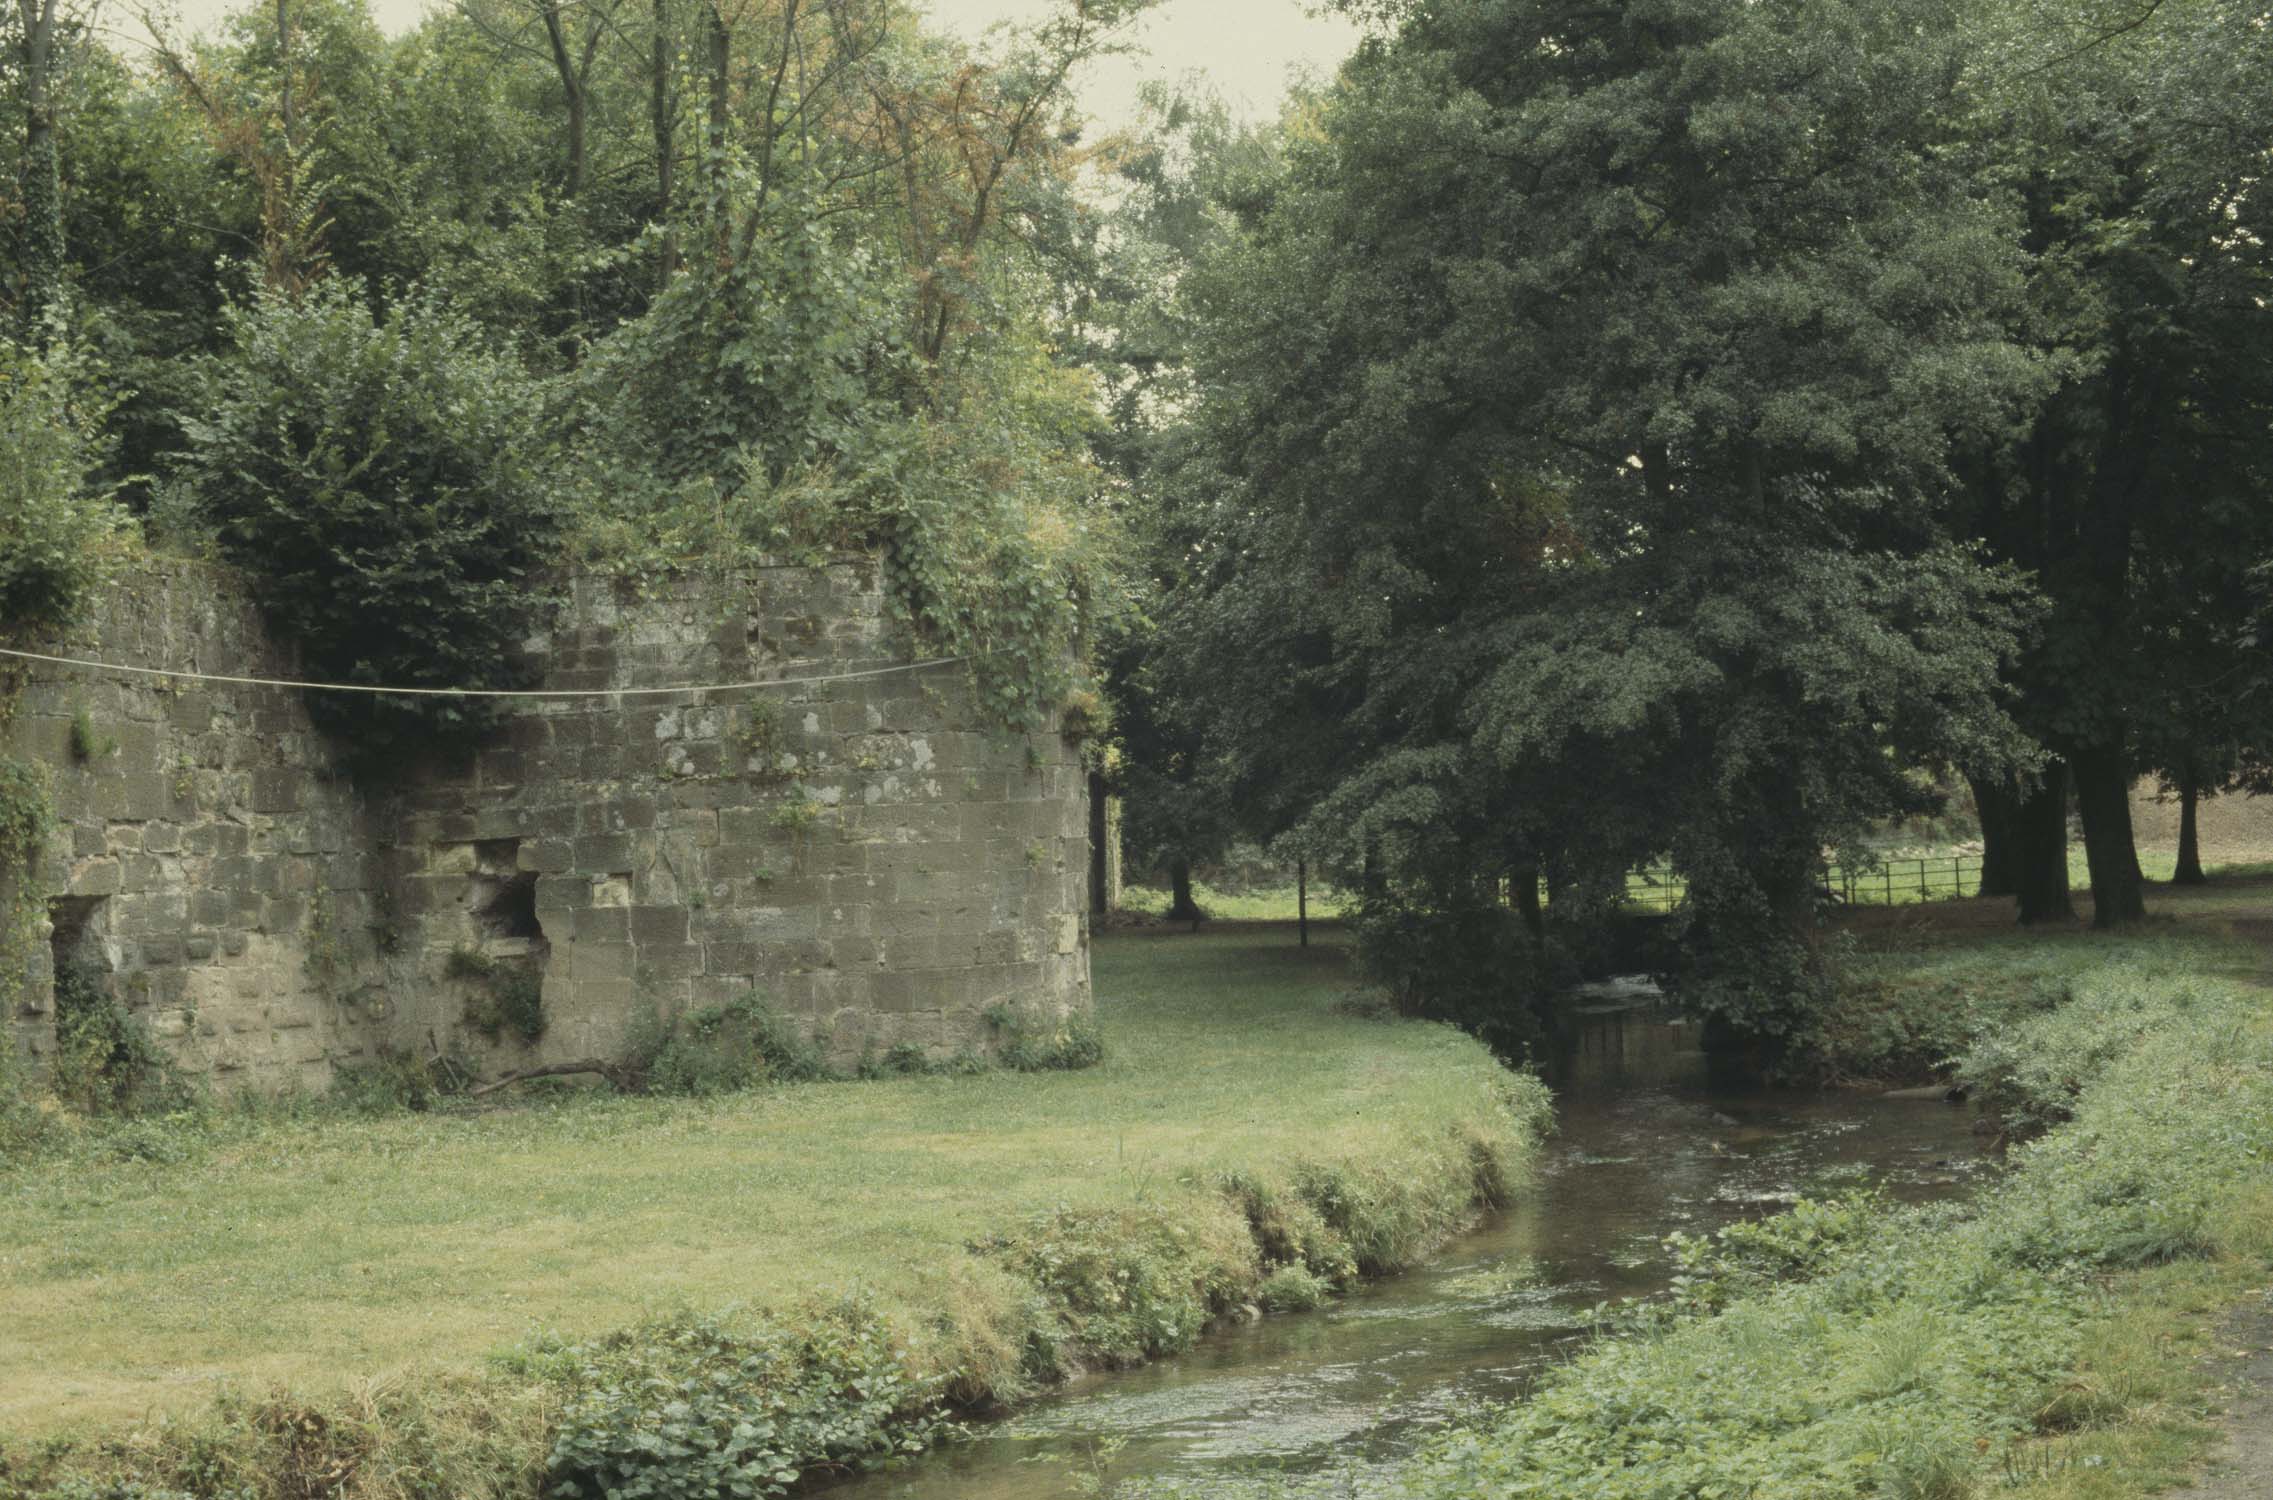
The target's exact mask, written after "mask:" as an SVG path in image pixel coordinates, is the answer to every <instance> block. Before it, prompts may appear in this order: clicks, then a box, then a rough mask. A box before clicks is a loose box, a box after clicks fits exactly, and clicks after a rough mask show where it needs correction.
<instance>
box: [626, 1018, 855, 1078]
mask: <svg viewBox="0 0 2273 1500" xmlns="http://www.w3.org/2000/svg"><path fill="white" fill-rule="evenodd" d="M623 1073H624V1076H625V1077H626V1078H627V1079H628V1080H629V1081H631V1082H632V1083H633V1084H634V1085H635V1086H637V1087H640V1088H643V1089H645V1090H646V1091H647V1092H649V1093H655V1094H683V1095H691V1096H696V1097H701V1096H705V1095H710V1094H726V1093H732V1092H734V1091H735V1090H737V1089H746V1088H754V1087H756V1086H757V1085H758V1084H761V1083H765V1082H767V1081H769V1080H780V1081H784V1082H793V1083H794V1082H803V1081H808V1080H813V1079H821V1078H827V1077H829V1076H830V1074H829V1068H828V1063H827V1061H826V1060H825V1059H824V1058H823V1057H822V1055H821V1049H820V1048H819V1047H818V1046H817V1045H815V1043H814V1041H813V1039H812V1038H811V1037H809V1036H807V1035H806V1034H805V1033H804V1031H803V1030H801V1029H800V1028H799V1027H798V1025H797V1023H796V1022H794V1021H792V1020H790V1019H789V1018H788V1017H786V1016H784V1015H782V1014H781V1012H779V1011H777V1010H775V1009H774V1008H773V1007H771V1006H769V1005H767V1004H766V1003H765V1002H764V1001H763V1000H760V999H758V998H757V997H756V996H754V995H745V996H743V997H741V998H739V999H735V1000H729V1001H727V1002H725V1003H724V1004H722V1005H707V1006H704V1007H702V1008H701V1009H699V1010H692V1011H688V1012H687V1013H686V1014H685V1015H681V1016H673V1017H670V1018H665V1017H663V1016H661V1015H659V1014H658V1013H656V1012H655V1011H654V1010H652V1009H651V1010H648V1011H646V1012H645V1013H643V1014H642V1015H640V1016H639V1017H637V1018H636V1019H635V1021H634V1024H633V1027H632V1034H631V1040H630V1044H629V1045H628V1046H627V1047H626V1049H625V1056H624V1059H623Z"/></svg>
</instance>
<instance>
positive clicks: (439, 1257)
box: [0, 934, 1545, 1500]
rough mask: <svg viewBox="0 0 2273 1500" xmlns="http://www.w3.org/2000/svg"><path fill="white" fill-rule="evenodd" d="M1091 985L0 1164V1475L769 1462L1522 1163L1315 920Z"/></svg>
mask: <svg viewBox="0 0 2273 1500" xmlns="http://www.w3.org/2000/svg"><path fill="white" fill-rule="evenodd" d="M1097 978H1098V988H1099V993H1100V996H1101V1000H1100V1019H1101V1022H1102V1025H1103V1027H1104V1030H1105V1035H1106V1042H1107V1055H1106V1060H1105V1061H1104V1063H1103V1064H1102V1065H1100V1066H1098V1067H1096V1068H1093V1069H1089V1070H1086V1071H1084V1072H1079V1073H1056V1074H1044V1075H1000V1074H994V1075H980V1076H973V1077H941V1078H911V1079H904V1080H896V1081H891V1082H881V1083H869V1084H841V1085H814V1086H797V1087H788V1088H782V1089H777V1090H771V1091H764V1092H759V1093H753V1094H746V1095H739V1096H733V1097H730V1098H726V1099H720V1100H710V1101H668V1100H621V1099H602V1098H579V1099H574V1100H567V1101H561V1102H556V1103H552V1104H548V1105H544V1106H540V1107H535V1108H529V1109H520V1110H513V1111H508V1112H502V1113H497V1114H491V1115H480V1116H474V1117H470V1118H467V1117H458V1118H437V1117H421V1116H395V1117H385V1118H378V1119H371V1120H341V1119H338V1118H331V1119H323V1120H294V1119H282V1120H277V1119H269V1120H253V1121H234V1122H232V1121H227V1120H224V1121H222V1122H221V1123H219V1124H217V1125H212V1126H203V1125H200V1126H197V1127H195V1128H192V1127H189V1126H187V1125H185V1126H184V1132H183V1137H182V1140H181V1141H180V1143H179V1144H180V1150H179V1151H178V1152H175V1153H171V1155H172V1159H158V1160H152V1159H147V1156H148V1155H149V1153H144V1158H145V1159H134V1160H119V1159H116V1158H115V1156H114V1155H113V1154H111V1153H110V1150H109V1147H107V1146H106V1144H105V1142H104V1141H103V1140H100V1139H90V1140H89V1141H87V1142H86V1143H84V1145H83V1148H82V1149H79V1150H76V1151H70V1152H65V1153H63V1154H62V1155H60V1156H53V1157H50V1158H49V1159H47V1160H45V1161H43V1162H41V1163H39V1164H37V1165H34V1166H28V1167H24V1168H20V1169H17V1170H14V1171H10V1172H8V1173H5V1174H0V1204H4V1211H0V1412H4V1413H5V1415H0V1430H7V1431H12V1432H13V1433H14V1434H15V1435H16V1436H15V1439H14V1441H12V1442H8V1443H6V1444H4V1445H0V1495H4V1496H9V1497H14V1496H17V1495H26V1494H45V1493H54V1494H58V1495H103V1494H119V1495H124V1494H128V1493H139V1494H143V1495H159V1494H166V1493H195V1494H228V1495H245V1496H252V1497H262V1500H266V1497H271V1496H278V1497H281V1496H296V1495H306V1494H327V1495H328V1494H340V1495H345V1496H373V1497H381V1496H384V1497H393V1496H423V1495H443V1494H449V1495H498V1496H508V1495H532V1494H537V1493H540V1492H549V1493H555V1494H562V1495H567V1494H588V1493H600V1492H603V1491H614V1492H618V1493H623V1494H640V1493H654V1494H658V1495H662V1494H669V1495H674V1496H689V1495H708V1494H719V1495H729V1494H741V1493H759V1494H762V1493H768V1492H770V1491H773V1490H777V1489H779V1488H781V1487H783V1486H785V1485H787V1484H788V1483H790V1482H791V1479H790V1478H787V1477H784V1476H796V1475H806V1476H809V1475H810V1474H811V1473H812V1472H814V1471H816V1470H826V1469H828V1468H830V1467H849V1466H852V1465H856V1464H860V1463H866V1462H872V1461H875V1460H876V1459H878V1458H881V1457H885V1456H888V1455H889V1454H891V1453H892V1452H894V1451H898V1450H901V1449H903V1448H905V1447H907V1446H908V1445H910V1444H917V1445H920V1444H921V1443H923V1442H925V1441H928V1440H929V1439H930V1438H931V1437H932V1436H934V1435H935V1432H936V1424H937V1422H938V1420H939V1419H940V1417H941V1416H942V1415H943V1414H944V1413H947V1412H949V1411H951V1410H953V1409H956V1408H958V1407H972V1406H982V1407H983V1406H985V1405H988V1404H991V1403H998V1402H1004V1401H1011V1400H1016V1399H1019V1398H1021V1397H1023V1396H1024V1395H1026V1394H1028V1393H1030V1392H1031V1391H1033V1390H1034V1389H1036V1388H1037V1387H1038V1386H1040V1385H1041V1384H1044V1383H1046V1382H1047V1381H1049V1380H1051V1379H1053V1378H1056V1377H1058V1376H1060V1375H1062V1374H1063V1373H1065V1372H1066V1371H1067V1370H1069V1369H1071V1368H1073V1367H1075V1366H1076V1365H1081V1364H1119V1363H1126V1362H1130V1361H1134V1360H1138V1359H1143V1358H1148V1357H1151V1356H1153V1355H1157V1354H1160V1353H1163V1352H1167V1351H1169V1350H1173V1349H1177V1348H1181V1347H1184V1346H1185V1345H1187V1344H1188V1343H1189V1342H1190V1340H1191V1339H1192V1338H1193V1337H1195V1336H1196V1335H1197V1333H1198V1332H1199V1331H1200V1329H1201V1328H1203V1327H1204V1326H1206V1324H1207V1323H1208V1322H1210V1321H1211V1320H1213V1319H1216V1318H1220V1317H1224V1316H1227V1315H1244V1313H1245V1311H1246V1309H1247V1308H1248V1307H1250V1306H1252V1305H1256V1304H1259V1303H1261V1302H1263V1301H1265V1300H1277V1298H1275V1297H1274V1295H1273V1293H1271V1292H1269V1291H1267V1290H1266V1287H1267V1285H1269V1284H1270V1283H1271V1282H1272V1280H1273V1278H1276V1281H1277V1283H1278V1287H1279V1289H1280V1291H1281V1292H1282V1293H1283V1291H1284V1288H1285V1287H1286V1285H1287V1284H1288V1282H1289V1279H1290V1277H1289V1273H1290V1272H1293V1273H1298V1275H1299V1277H1300V1278H1306V1279H1307V1282H1308V1283H1311V1284H1315V1285H1318V1286H1323V1287H1334V1286H1342V1285H1347V1284H1348V1283H1349V1282H1351V1281H1352V1280H1354V1279H1355V1278H1357V1277H1359V1276H1363V1275H1370V1274H1378V1273H1380V1272H1384V1271H1388V1270H1393V1269H1395V1268H1397V1267H1398V1266H1401V1265H1404V1264H1408V1263H1410V1262H1411V1261H1412V1260H1413V1259H1415V1258H1417V1257H1418V1256H1420V1255H1421V1254H1423V1253H1425V1252H1426V1251H1427V1250H1428V1249H1429V1248H1430V1247H1431V1246H1432V1245H1433V1244H1435V1243H1436V1242H1437V1241H1438V1240H1440V1239H1441V1238H1442V1237H1443V1236H1445V1235H1446V1234H1448V1233H1450V1232H1452V1231H1453V1230H1455V1229H1457V1228H1458V1227H1459V1226H1460V1225H1461V1224H1463V1223H1465V1222H1466V1221H1467V1219H1468V1218H1469V1216H1470V1215H1472V1213H1473V1212H1474V1211H1475V1209H1476V1208H1477V1207H1478V1206H1479V1204H1481V1203H1483V1202H1488V1201H1492V1200H1495V1199H1497V1198H1500V1197H1504V1196H1505V1195H1506V1194H1508V1193H1509V1192H1512V1191H1515V1190H1516V1187H1517V1185H1518V1184H1519V1183H1520V1182H1521V1180H1522V1179H1523V1177H1524V1175H1525V1174H1526V1173H1527V1172H1528V1170H1529V1168H1530V1164H1531V1161H1532V1154H1533V1145H1534V1140H1535V1137H1536V1134H1537V1132H1538V1130H1539V1129H1540V1127H1541V1125H1542V1123H1543V1117H1544V1111H1545V1093H1544V1090H1543V1089H1541V1088H1539V1086H1538V1085H1537V1084H1536V1083H1535V1082H1532V1081H1530V1080H1525V1079H1519V1078H1517V1077H1516V1076H1515V1075H1512V1074H1509V1073H1507V1072H1506V1071H1505V1070H1503V1069H1501V1068H1500V1067H1499V1066H1498V1065H1497V1064H1496V1063H1495V1062H1494V1061H1493V1060H1492V1059H1491V1057H1490V1056H1489V1054H1488V1053H1486V1052H1485V1051H1484V1049H1483V1048H1482V1047H1480V1046H1478V1045H1477V1044H1476V1043H1475V1042H1473V1041H1472V1040H1470V1039H1468V1038H1466V1037H1463V1036H1461V1035H1459V1034H1458V1033H1456V1032H1454V1031H1452V1030H1450V1029H1449V1028H1445V1027H1438V1026H1426V1025H1410V1024H1402V1023H1392V1022H1384V1021H1380V1020H1375V1019H1369V1018H1366V1017H1364V1016H1361V1015H1357V1014H1353V1013H1350V1012H1349V1011H1348V1010H1347V1009H1345V1008H1343V1007H1341V1006H1340V1005H1338V1003H1337V1002H1338V1001H1339V999H1340V998H1341V995H1342V993H1343V992H1344V989H1345V987H1346V986H1347V984H1348V980H1347V978H1346V971H1345V969H1344V966H1343V963H1342V960H1341V957H1340V955H1339V953H1338V952H1337V951H1336V950H1333V949H1319V948H1313V949H1311V950H1308V951H1304V950H1299V949H1295V948H1293V947H1292V946H1291V945H1290V944H1288V943H1287V941H1286V940H1285V939H1284V938H1282V937H1280V936H1278V935H1275V934H1274V935H1271V936H1267V937H1262V938H1257V937H1253V936H1248V937H1242V938H1225V939H1211V938H1204V937H1203V938H1200V939H1196V940H1195V939H1190V938H1185V937H1181V936H1179V937H1174V938H1148V939H1131V940H1128V941H1126V942H1123V943H1120V944H1109V945H1106V946H1104V947H1102V948H1101V949H1100V952H1099V955H1098V961H1097ZM201 1132H202V1133H201ZM157 1154H158V1155H160V1156H165V1155H168V1154H169V1153H157ZM217 1387H222V1388H224V1390H223V1394H222V1395H221V1396H220V1398H219V1399H218V1400H216V1399H215V1397H214V1391H215V1389H216V1388H217ZM129 1483H131V1484H140V1485H143V1486H146V1488H144V1489H142V1490H140V1491H134V1490H129V1489H120V1488H105V1487H106V1486H116V1485H124V1484H129ZM73 1486H78V1487H77V1488H74V1487H73Z"/></svg>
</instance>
